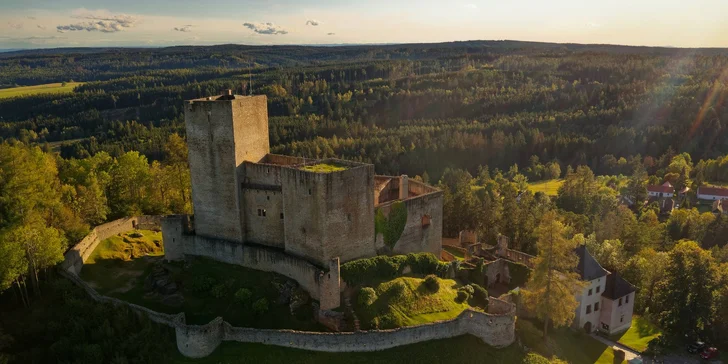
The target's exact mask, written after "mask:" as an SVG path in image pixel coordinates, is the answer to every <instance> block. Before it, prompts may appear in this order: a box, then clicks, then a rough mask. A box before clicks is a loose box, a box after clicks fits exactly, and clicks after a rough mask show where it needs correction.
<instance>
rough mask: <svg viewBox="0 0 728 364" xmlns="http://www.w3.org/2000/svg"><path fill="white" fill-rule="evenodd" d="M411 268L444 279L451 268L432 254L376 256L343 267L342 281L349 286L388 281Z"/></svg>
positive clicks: (416, 271)
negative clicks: (406, 268) (405, 269)
mask: <svg viewBox="0 0 728 364" xmlns="http://www.w3.org/2000/svg"><path fill="white" fill-rule="evenodd" d="M407 266H409V267H410V269H412V273H413V274H418V275H427V274H435V275H437V276H439V277H444V276H445V275H446V274H447V270H448V268H449V266H450V264H449V263H446V262H441V261H439V260H438V259H437V257H435V256H434V255H433V254H431V253H416V254H415V253H410V254H407V255H395V256H384V255H380V256H376V257H372V258H365V259H358V260H353V261H351V262H347V263H344V264H342V265H341V279H343V280H344V281H345V282H346V283H347V284H349V285H352V286H358V285H362V284H366V283H368V282H373V281H387V280H390V279H394V278H397V277H399V276H401V275H402V272H403V271H404V268H405V267H407Z"/></svg>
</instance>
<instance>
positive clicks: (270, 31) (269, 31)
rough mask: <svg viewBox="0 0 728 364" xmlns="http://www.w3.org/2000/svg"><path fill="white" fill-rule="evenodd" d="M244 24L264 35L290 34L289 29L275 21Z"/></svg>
mask: <svg viewBox="0 0 728 364" xmlns="http://www.w3.org/2000/svg"><path fill="white" fill-rule="evenodd" d="M243 26H244V27H246V28H248V29H251V30H252V31H254V32H256V33H258V34H264V35H278V34H288V31H287V30H285V29H283V28H281V27H279V26H278V25H275V24H273V23H258V24H253V23H243Z"/></svg>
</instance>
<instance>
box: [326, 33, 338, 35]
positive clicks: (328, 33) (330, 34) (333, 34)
mask: <svg viewBox="0 0 728 364" xmlns="http://www.w3.org/2000/svg"><path fill="white" fill-rule="evenodd" d="M326 35H336V33H326Z"/></svg>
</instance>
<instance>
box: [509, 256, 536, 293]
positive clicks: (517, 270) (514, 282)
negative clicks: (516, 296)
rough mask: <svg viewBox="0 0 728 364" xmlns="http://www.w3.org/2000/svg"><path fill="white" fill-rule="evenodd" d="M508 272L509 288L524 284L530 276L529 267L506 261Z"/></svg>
mask: <svg viewBox="0 0 728 364" xmlns="http://www.w3.org/2000/svg"><path fill="white" fill-rule="evenodd" d="M508 272H509V273H510V276H511V282H510V284H509V287H510V288H515V287H523V286H525V285H526V282H528V279H529V278H530V277H531V269H529V268H528V267H527V266H525V265H523V264H520V263H514V262H508Z"/></svg>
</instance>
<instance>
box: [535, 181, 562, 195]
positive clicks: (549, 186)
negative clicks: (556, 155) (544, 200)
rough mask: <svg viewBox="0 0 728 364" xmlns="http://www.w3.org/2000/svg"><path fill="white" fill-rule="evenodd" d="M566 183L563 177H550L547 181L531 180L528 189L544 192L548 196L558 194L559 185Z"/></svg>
mask: <svg viewBox="0 0 728 364" xmlns="http://www.w3.org/2000/svg"><path fill="white" fill-rule="evenodd" d="M562 184H564V180H563V179H550V180H546V181H537V182H531V183H529V184H528V190H529V191H531V192H533V193H536V192H543V193H545V194H546V195H548V196H556V193H557V192H558V191H559V187H561V185H562Z"/></svg>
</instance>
